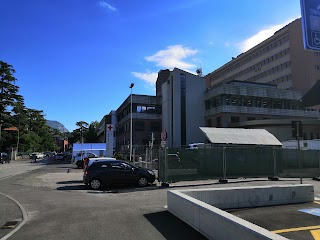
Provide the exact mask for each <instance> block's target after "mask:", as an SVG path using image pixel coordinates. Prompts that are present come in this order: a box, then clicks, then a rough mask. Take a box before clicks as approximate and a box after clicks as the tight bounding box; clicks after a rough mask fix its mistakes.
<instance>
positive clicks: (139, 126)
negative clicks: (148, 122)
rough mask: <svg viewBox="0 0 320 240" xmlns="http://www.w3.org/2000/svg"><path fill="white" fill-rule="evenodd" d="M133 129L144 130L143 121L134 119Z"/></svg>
mask: <svg viewBox="0 0 320 240" xmlns="http://www.w3.org/2000/svg"><path fill="white" fill-rule="evenodd" d="M134 130H135V131H144V130H145V122H143V121H135V122H134Z"/></svg>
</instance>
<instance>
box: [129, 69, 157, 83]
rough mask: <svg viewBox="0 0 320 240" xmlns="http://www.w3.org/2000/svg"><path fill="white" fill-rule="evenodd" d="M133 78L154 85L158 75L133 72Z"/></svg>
mask: <svg viewBox="0 0 320 240" xmlns="http://www.w3.org/2000/svg"><path fill="white" fill-rule="evenodd" d="M132 74H133V76H135V77H136V78H140V79H142V80H143V81H145V82H147V83H148V84H150V85H154V84H155V83H156V81H157V77H158V73H157V72H151V71H149V70H148V71H147V72H145V73H138V72H132Z"/></svg>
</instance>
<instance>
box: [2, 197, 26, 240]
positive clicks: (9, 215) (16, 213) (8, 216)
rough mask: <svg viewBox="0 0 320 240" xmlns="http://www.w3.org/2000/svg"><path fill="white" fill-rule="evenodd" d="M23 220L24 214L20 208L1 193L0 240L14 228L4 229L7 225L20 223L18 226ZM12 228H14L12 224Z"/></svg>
mask: <svg viewBox="0 0 320 240" xmlns="http://www.w3.org/2000/svg"><path fill="white" fill-rule="evenodd" d="M22 220H23V214H22V211H21V209H20V208H19V206H18V205H17V204H16V203H15V202H14V201H12V200H11V199H9V198H8V197H6V196H5V195H2V194H1V193H0V239H2V237H4V236H5V235H7V234H8V233H9V232H11V231H12V230H13V229H14V228H10V226H9V228H2V227H3V226H4V225H5V224H6V223H8V222H11V221H18V224H19V223H20V222H21V221H22ZM18 224H17V225H18ZM11 226H13V225H12V224H11Z"/></svg>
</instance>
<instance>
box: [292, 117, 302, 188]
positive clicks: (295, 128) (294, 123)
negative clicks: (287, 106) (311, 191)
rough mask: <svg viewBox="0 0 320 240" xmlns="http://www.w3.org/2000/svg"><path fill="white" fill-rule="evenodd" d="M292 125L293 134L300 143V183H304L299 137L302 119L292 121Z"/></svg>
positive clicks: (299, 149)
mask: <svg viewBox="0 0 320 240" xmlns="http://www.w3.org/2000/svg"><path fill="white" fill-rule="evenodd" d="M291 127H292V136H293V137H295V138H296V139H297V143H298V152H299V154H298V157H299V159H298V160H299V169H300V184H302V166H301V148H300V140H299V137H301V136H302V122H301V121H292V122H291Z"/></svg>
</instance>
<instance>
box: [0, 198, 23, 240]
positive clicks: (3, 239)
mask: <svg viewBox="0 0 320 240" xmlns="http://www.w3.org/2000/svg"><path fill="white" fill-rule="evenodd" d="M0 194H1V195H3V196H5V197H7V198H9V199H11V200H12V201H14V202H15V203H16V204H17V205H18V206H19V208H20V210H21V212H22V218H23V220H22V222H21V223H19V225H18V226H17V227H16V228H15V229H14V230H12V231H11V232H9V233H8V234H7V235H5V236H4V237H2V238H0V240H6V239H8V238H9V237H11V236H12V235H13V234H15V233H16V232H17V231H18V230H19V229H20V228H21V227H22V226H23V225H24V224H25V223H26V222H27V221H28V213H27V211H26V209H25V208H24V207H23V206H22V205H21V204H20V203H19V202H18V201H17V200H15V199H14V198H12V197H10V196H8V195H6V194H4V193H0Z"/></svg>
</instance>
